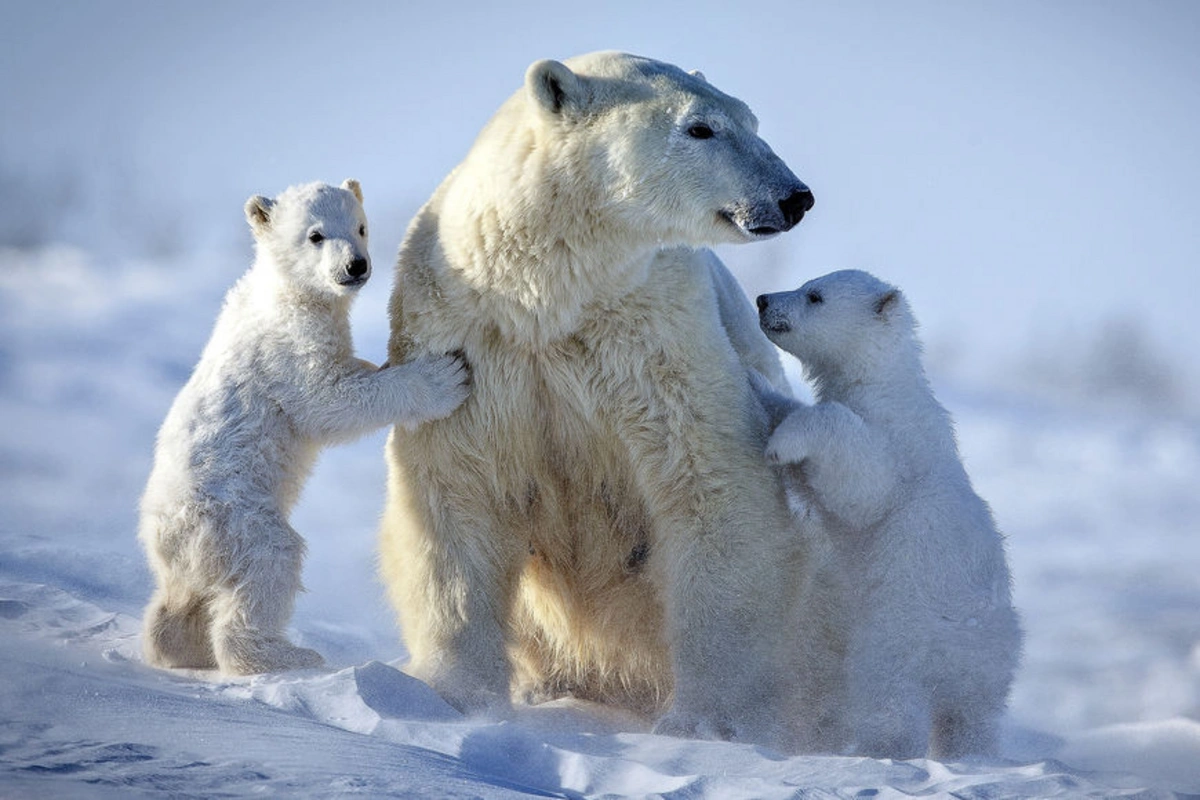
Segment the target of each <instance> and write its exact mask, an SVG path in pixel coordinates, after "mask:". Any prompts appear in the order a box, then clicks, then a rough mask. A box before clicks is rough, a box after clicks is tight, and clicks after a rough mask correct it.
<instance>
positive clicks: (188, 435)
mask: <svg viewBox="0 0 1200 800" xmlns="http://www.w3.org/2000/svg"><path fill="white" fill-rule="evenodd" d="M246 218H247V219H248V220H249V222H250V227H251V228H252V230H253V233H254V238H255V245H256V250H257V258H256V259H255V262H254V265H253V267H252V268H251V269H250V271H249V272H247V273H246V275H245V276H244V277H243V278H242V279H241V280H240V281H238V283H237V284H236V285H235V286H234V287H233V288H232V289H231V290H230V291H229V294H228V295H227V296H226V298H225V305H224V308H223V309H222V310H221V314H220V317H219V318H218V319H217V323H216V327H215V329H214V331H213V334H212V338H211V339H210V340H209V343H208V345H207V347H205V349H204V354H203V355H202V356H201V359H200V363H199V364H198V365H197V366H196V369H195V371H194V372H193V373H192V376H191V379H190V380H189V381H188V382H187V385H185V386H184V388H183V390H182V391H181V392H180V393H179V396H178V397H177V398H176V399H175V402H174V404H173V405H172V406H171V410H170V412H169V413H168V415H167V418H166V421H165V422H164V423H163V426H162V428H161V430H160V431H159V434H158V443H157V447H156V450H155V456H154V468H153V470H152V471H151V474H150V479H149V482H148V484H147V486H146V491H145V494H144V496H143V498H142V507H141V526H140V531H139V536H140V538H141V540H142V543H143V544H144V546H145V548H146V552H147V555H148V557H149V560H150V564H151V567H152V568H153V571H154V574H155V577H156V579H157V584H158V590H157V592H156V593H155V595H154V597H153V599H152V600H151V601H150V604H149V606H148V607H147V609H146V615H145V629H144V635H143V639H144V649H145V654H146V660H147V661H149V662H150V663H152V664H155V665H157V666H163V667H198V668H208V667H218V668H220V670H221V671H222V672H225V673H230V674H250V673H255V672H267V671H274V670H283V669H294V668H301V667H312V666H316V665H318V664H320V663H321V657H320V655H318V654H317V653H316V652H315V651H313V650H309V649H306V648H302V647H296V646H294V645H292V644H291V643H290V642H289V641H288V640H287V638H286V636H285V634H284V626H285V625H286V624H287V622H288V619H289V618H290V617H291V614H292V607H293V604H294V602H295V597H296V593H297V592H299V591H300V588H301V585H300V567H301V560H302V558H303V556H304V540H303V539H301V538H300V536H299V534H297V533H296V531H294V530H292V528H291V526H290V525H288V522H287V517H288V513H289V511H290V510H291V508H292V505H293V504H294V503H295V501H296V499H297V497H298V495H299V493H300V488H301V486H302V484H303V482H304V479H305V477H306V475H307V473H308V472H309V470H310V468H311V467H312V464H313V462H314V461H315V459H316V456H317V453H318V450H319V449H320V446H321V445H323V444H326V443H329V442H333V441H336V440H339V439H342V440H344V439H350V438H353V437H355V436H358V435H361V434H364V433H366V432H368V431H370V430H372V429H374V428H378V427H382V426H383V425H386V424H388V423H391V422H396V421H399V422H400V423H401V424H405V425H410V426H411V425H415V424H417V423H419V422H423V421H425V420H430V419H436V418H438V417H444V416H446V415H447V414H449V413H450V412H451V411H453V410H454V409H455V408H456V407H457V406H458V405H459V403H461V402H462V401H463V399H465V397H466V395H467V390H468V389H467V377H468V373H467V371H466V368H465V365H464V364H463V362H462V361H461V360H460V359H458V358H455V357H450V356H443V357H438V358H432V359H428V360H414V361H412V362H410V363H406V364H401V365H399V366H394V367H390V368H385V369H382V370H378V369H376V367H375V366H374V365H373V364H370V363H368V362H366V361H361V360H359V359H357V358H355V357H354V353H353V345H352V342H351V338H350V319H349V310H350V303H351V300H352V299H353V298H354V296H355V294H356V293H357V290H358V289H359V288H360V287H361V286H362V285H363V284H365V283H366V281H367V278H368V277H370V273H371V263H370V260H369V257H368V255H367V229H366V216H365V215H364V213H363V208H362V191H361V189H360V188H359V185H358V182H357V181H352V180H348V181H346V182H345V183H343V184H342V186H341V188H338V187H334V186H329V185H327V184H323V183H313V184H308V185H304V186H296V187H292V188H290V189H288V190H287V191H285V192H284V193H283V194H281V195H280V196H279V197H278V198H277V199H275V200H269V199H267V198H265V197H252V198H250V200H249V201H247V203H246Z"/></svg>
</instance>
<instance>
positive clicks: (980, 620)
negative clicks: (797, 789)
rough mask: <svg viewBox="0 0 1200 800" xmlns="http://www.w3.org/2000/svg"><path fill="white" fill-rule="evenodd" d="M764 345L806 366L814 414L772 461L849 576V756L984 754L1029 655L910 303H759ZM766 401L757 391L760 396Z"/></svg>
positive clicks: (843, 278)
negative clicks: (927, 368) (924, 361)
mask: <svg viewBox="0 0 1200 800" xmlns="http://www.w3.org/2000/svg"><path fill="white" fill-rule="evenodd" d="M758 307H759V321H760V325H761V326H762V329H763V331H764V332H765V333H766V334H767V336H768V337H769V338H770V339H771V340H772V341H774V342H775V343H776V344H777V345H779V347H781V348H782V349H784V350H786V351H787V352H789V353H791V354H792V355H794V356H796V357H797V358H799V359H800V361H801V362H802V364H803V365H804V369H805V374H806V376H807V377H808V378H809V380H810V381H812V383H813V388H814V393H815V397H816V400H817V402H816V404H815V405H813V406H800V405H799V404H796V403H794V402H789V401H787V400H786V399H784V398H780V397H773V398H767V403H766V405H767V406H768V408H769V409H770V408H773V409H776V410H778V409H785V408H791V409H794V410H792V411H791V413H790V414H788V415H787V417H786V418H785V419H783V421H782V422H781V423H780V424H779V425H778V427H777V428H776V429H775V431H774V433H773V434H772V436H771V438H770V440H769V442H768V445H767V451H766V452H767V458H768V460H770V461H773V462H776V463H778V464H784V465H794V466H792V467H790V468H789V469H788V475H789V478H790V480H792V481H794V482H795V483H796V484H798V486H795V487H792V488H796V489H797V491H798V493H799V494H800V497H801V501H802V503H801V504H802V506H803V507H804V508H805V509H806V511H805V512H802V513H808V514H813V515H816V516H817V517H819V518H820V522H821V524H822V526H823V527H824V529H825V530H826V531H828V532H829V535H830V536H831V538H832V539H833V541H834V546H835V548H836V549H837V551H838V553H839V557H840V561H841V563H842V565H843V567H844V577H845V579H846V585H847V586H849V587H851V589H850V591H849V592H848V593H847V597H846V602H847V606H848V612H849V613H848V619H849V620H851V622H850V623H849V625H850V628H851V630H850V631H849V646H848V653H847V663H846V669H847V673H846V679H847V683H848V690H849V697H850V702H849V708H848V712H849V718H850V725H851V727H852V745H851V748H852V750H853V751H854V752H856V753H858V754H862V755H870V756H876V757H890V758H914V757H920V756H923V755H925V754H926V752H927V751H928V752H929V753H930V754H931V755H932V756H934V757H935V758H943V759H946V758H956V757H961V756H964V755H971V754H987V753H988V752H990V751H991V750H992V749H993V747H994V744H995V736H996V724H997V721H998V718H999V717H1000V715H1001V714H1002V712H1003V710H1004V707H1005V704H1006V701H1007V696H1008V690H1009V686H1010V684H1011V682H1012V677H1013V672H1014V670H1015V669H1016V665H1017V661H1018V659H1019V653H1020V648H1021V631H1020V627H1019V623H1018V619H1017V615H1016V612H1015V611H1014V610H1013V607H1012V602H1011V597H1010V577H1009V571H1008V567H1007V565H1006V563H1005V555H1004V543H1003V538H1002V536H1001V535H1000V533H999V532H998V531H997V530H996V525H995V522H994V521H993V519H992V514H991V511H990V510H989V508H988V506H987V504H986V503H985V502H984V501H983V500H982V499H980V497H979V496H978V495H977V494H976V493H975V492H974V490H973V489H972V487H971V482H970V479H969V478H968V477H967V473H966V470H965V469H964V468H963V465H962V462H961V460H960V458H959V454H958V447H957V444H956V442H955V437H954V431H953V427H952V423H951V420H950V417H949V414H948V413H947V412H946V410H945V409H944V408H943V407H942V406H941V405H940V404H939V403H938V402H937V400H936V399H935V398H934V395H933V392H932V391H931V389H930V387H929V383H928V381H927V380H926V377H925V372H924V369H923V368H922V365H921V347H920V344H919V342H918V340H917V336H916V323H915V320H914V318H913V315H912V312H911V310H910V308H909V305H908V302H907V301H906V300H905V298H904V296H903V295H902V294H901V293H900V291H899V290H897V289H896V288H894V287H892V286H889V285H888V284H886V283H884V282H882V281H880V280H878V279H877V278H875V277H873V276H871V275H869V274H867V273H865V272H861V271H857V270H846V271H841V272H834V273H832V274H829V275H826V276H824V277H821V278H817V279H815V280H812V281H809V282H808V283H806V284H804V285H803V286H801V287H800V288H799V289H798V290H796V291H793V292H783V293H778V294H767V295H762V296H761V297H759V298H758ZM760 391H762V389H761V386H760Z"/></svg>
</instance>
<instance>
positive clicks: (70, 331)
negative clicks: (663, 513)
mask: <svg viewBox="0 0 1200 800" xmlns="http://www.w3.org/2000/svg"><path fill="white" fill-rule="evenodd" d="M248 259H249V254H248V253H247V254H246V255H245V256H244V258H243V257H239V258H235V259H232V260H229V259H210V260H205V259H202V258H200V257H195V260H194V261H192V262H184V261H176V262H171V263H168V264H161V263H160V264H156V265H148V264H138V263H127V262H123V263H108V262H100V261H98V260H96V259H93V258H92V257H90V256H89V255H88V254H86V253H82V252H79V251H76V250H70V249H55V248H47V249H42V250H38V251H32V252H19V251H12V250H10V251H0V415H2V417H3V419H4V420H5V423H6V424H5V426H4V430H3V434H0V797H5V798H8V797H17V798H24V797H31V798H32V797H38V798H45V797H50V798H58V797H88V798H90V797H100V798H104V797H114V798H118V797H119V798H126V797H139V796H145V795H159V796H168V795H169V796H172V797H240V796H246V795H264V794H265V795H267V796H300V797H304V796H322V797H323V796H341V795H360V796H365V797H391V796H433V797H460V796H461V797H478V796H483V797H510V796H554V797H561V796H567V797H578V796H587V797H604V796H663V797H678V798H710V797H711V798H717V797H720V798H729V797H745V798H775V797H781V798H782V797H801V796H803V797H824V796H830V797H833V796H839V797H850V796H854V797H859V796H879V797H896V796H902V795H904V796H907V795H913V794H921V795H936V794H953V795H955V796H958V797H1001V796H1026V797H1035V796H1036V797H1046V796H1074V797H1078V796H1105V797H1111V796H1139V797H1149V796H1165V795H1167V794H1169V793H1170V792H1179V793H1200V721H1198V720H1200V577H1197V576H1198V575H1200V536H1197V522H1196V520H1197V519H1200V491H1198V489H1200V422H1198V421H1197V419H1196V418H1195V417H1194V416H1191V415H1189V413H1187V411H1186V410H1185V409H1186V408H1187V407H1188V406H1186V404H1185V405H1183V406H1171V407H1166V408H1163V407H1161V406H1160V407H1156V408H1155V410H1153V411H1150V410H1146V408H1144V407H1143V408H1139V407H1137V406H1131V405H1129V404H1125V405H1115V406H1105V405H1103V404H1081V403H1064V402H1061V401H1055V402H1051V401H1049V400H1046V399H1037V396H1036V395H1033V394H1030V393H1019V394H1018V393H1010V392H1008V391H1006V390H1005V388H1004V384H1003V382H992V383H990V384H987V385H984V384H982V383H978V382H972V381H967V380H963V379H955V378H954V377H953V376H942V377H939V379H938V384H939V388H940V390H941V397H942V400H943V401H944V402H945V404H946V405H948V406H949V407H950V408H951V410H952V411H953V412H954V414H955V416H956V418H957V420H958V424H959V433H960V439H961V443H962V447H963V451H964V455H965V457H966V459H967V465H968V468H969V469H970V471H971V472H972V475H973V476H974V479H975V481H976V484H977V486H978V488H979V489H980V491H981V493H982V494H983V495H984V496H985V497H987V498H988V500H989V501H990V502H991V503H992V505H993V507H994V509H995V511H996V514H997V517H998V519H999V521H1000V523H1001V526H1002V528H1003V529H1004V530H1005V531H1006V533H1007V534H1008V537H1009V547H1010V555H1011V558H1012V565H1013V570H1014V573H1015V576H1016V598H1017V602H1018V604H1019V606H1020V608H1021V610H1022V613H1023V614H1024V618H1025V624H1026V628H1027V631H1028V646H1027V652H1026V658H1025V663H1024V666H1023V668H1022V670H1021V672H1020V674H1019V677H1018V680H1017V684H1016V687H1015V690H1014V693H1013V698H1012V704H1011V711H1010V715H1009V720H1008V725H1007V735H1006V744H1005V756H1006V757H1007V758H1006V759H1005V760H1003V761H995V762H990V763H971V764H939V763H935V762H930V761H914V762H904V763H891V762H883V761H872V760H866V759H848V758H829V757H819V758H818V757H793V758H783V757H781V756H779V755H777V754H773V753H770V752H766V751H764V750H761V749H757V748H752V747H746V746H739V745H730V744H724V743H701V742H688V741H680V740H673V739H667V738H662V737H656V736H652V735H649V734H647V733H646V732H645V731H643V730H640V729H639V726H638V725H637V724H636V723H635V722H633V721H631V720H628V719H624V718H622V717H621V716H619V715H615V714H612V713H611V712H605V711H604V710H602V709H596V708H587V707H582V706H578V705H570V704H563V705H555V706H553V707H541V708H538V709H529V710H526V711H523V712H521V713H518V714H517V715H516V716H515V717H514V718H513V719H510V720H503V721H501V720H487V719H464V718H462V717H461V716H460V715H458V714H457V713H456V712H454V711H453V710H452V709H450V708H449V707H447V706H446V705H444V704H443V703H442V702H441V701H440V700H439V699H438V698H437V697H436V696H434V695H432V694H431V693H430V692H429V691H428V689H426V688H425V687H424V686H422V685H421V684H419V683H417V682H416V681H414V680H412V679H410V678H407V677H406V676H404V675H403V674H402V673H401V672H399V671H398V670H397V669H396V668H395V667H396V665H397V664H399V663H402V659H403V656H404V652H403V649H402V647H401V646H400V645H399V643H398V638H397V634H396V630H395V628H394V623H393V620H392V617H391V614H390V612H389V611H388V609H387V607H386V605H385V603H384V602H383V600H382V598H381V591H380V588H379V586H378V584H377V582H376V581H375V578H374V568H373V563H372V560H373V551H374V530H375V519H376V516H377V514H378V512H379V509H380V508H381V507H382V484H383V468H382V458H381V450H382V435H377V436H373V437H370V438H368V439H366V440H363V441H361V442H359V443H357V444H355V445H352V446H347V447H342V448H338V449H335V450H331V451H328V452H327V453H326V455H325V456H324V457H323V459H322V461H321V464H320V466H319V467H318V470H317V473H316V474H315V476H314V478H313V480H312V481H311V482H310V484H309V487H308V490H307V493H306V496H305V500H304V502H303V504H302V506H301V508H300V509H299V510H298V512H297V514H296V516H295V518H294V520H293V521H294V523H295V525H296V527H297V528H298V529H299V530H300V531H301V532H303V533H305V534H306V535H307V536H308V539H309V542H310V548H311V549H310V558H309V562H308V567H307V569H306V573H305V580H306V583H307V584H308V586H309V588H310V592H309V593H308V594H307V595H306V596H305V597H304V598H302V600H301V602H300V605H299V608H298V611H297V614H296V618H295V620H294V627H295V634H296V638H297V639H298V640H300V641H302V642H303V643H305V644H309V645H311V646H315V647H317V648H319V649H320V650H321V651H322V652H323V653H324V654H325V655H326V657H327V659H328V661H329V663H330V666H329V668H328V669H324V670H320V671H312V672H307V673H293V674H287V675H278V676H264V677H258V678H254V679H249V680H241V681H222V680H218V679H215V678H214V677H212V676H210V675H205V674H187V673H166V672H161V671H156V670H152V669H149V668H147V667H146V666H144V665H143V664H142V663H141V662H140V656H139V650H138V643H137V630H138V618H139V616H140V609H141V606H142V604H143V603H144V602H145V599H146V597H147V596H148V594H149V591H150V580H149V574H148V572H147V570H146V568H145V566H144V564H143V561H142V556H141V553H140V551H139V549H138V546H137V542H136V539H135V535H134V526H135V519H136V517H135V504H136V500H137V496H138V493H139V492H140V489H141V485H142V482H143V481H144V479H145V476H146V473H147V471H148V469H149V461H150V454H151V450H152V442H153V436H154V432H155V430H156V428H157V426H158V424H159V422H160V421H161V419H162V416H163V414H164V413H165V411H166V408H167V405H168V404H169V403H170V400H171V398H172V396H173V395H174V392H175V391H176V390H177V389H178V387H179V386H180V385H181V384H182V382H183V380H184V379H185V378H186V375H187V373H188V370H189V369H190V367H191V365H192V363H193V362H194V359H195V358H196V357H197V355H198V353H199V349H200V346H201V344H202V343H203V340H204V338H205V337H206V336H207V333H208V330H209V326H210V325H211V322H212V319H213V317H214V315H215V313H216V309H217V306H218V304H219V301H220V297H221V295H222V294H223V292H224V290H225V288H226V287H227V286H228V285H229V284H230V283H231V282H232V281H233V280H234V279H235V278H236V277H237V275H239V274H240V272H241V271H242V269H243V268H244V266H245V264H246V263H247V261H248ZM366 292H367V294H366V295H365V296H364V298H363V299H362V301H361V302H360V307H359V308H358V309H357V315H356V335H357V336H358V342H359V351H360V354H361V355H362V356H364V357H366V358H373V359H376V360H379V359H380V358H381V357H382V353H383V345H384V340H385V330H384V328H385V320H384V317H385V315H384V312H383V306H384V302H385V297H386V294H387V278H386V270H380V271H379V277H377V279H376V281H375V282H374V283H372V284H371V285H370V286H368V287H367V290H366ZM918 305H919V304H918ZM931 350H932V348H931Z"/></svg>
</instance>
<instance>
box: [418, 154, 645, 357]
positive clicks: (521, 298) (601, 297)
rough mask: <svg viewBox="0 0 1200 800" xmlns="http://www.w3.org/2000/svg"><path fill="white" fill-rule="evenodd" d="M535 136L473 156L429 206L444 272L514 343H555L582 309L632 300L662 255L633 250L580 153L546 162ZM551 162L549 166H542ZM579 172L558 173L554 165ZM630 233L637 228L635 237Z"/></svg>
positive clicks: (640, 244) (640, 246) (639, 245)
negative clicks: (631, 294) (473, 297)
mask: <svg viewBox="0 0 1200 800" xmlns="http://www.w3.org/2000/svg"><path fill="white" fill-rule="evenodd" d="M545 149H546V144H545V143H544V142H537V143H535V141H534V134H533V132H526V134H525V136H524V137H522V136H520V135H517V136H514V137H512V138H510V139H508V140H507V141H504V142H501V143H499V145H494V146H489V147H487V148H486V149H481V148H478V147H477V148H476V150H473V151H472V153H471V155H470V156H469V157H468V159H467V161H466V162H464V164H463V165H462V166H460V167H459V168H458V169H457V170H455V172H454V173H452V174H451V176H450V177H449V178H447V180H446V182H445V183H444V184H443V186H442V188H441V189H440V190H439V196H438V197H435V198H434V200H433V201H431V204H430V206H431V208H430V209H429V210H430V211H431V212H432V213H435V214H436V215H437V228H438V238H439V244H440V248H441V252H442V256H443V258H444V260H445V264H444V267H445V271H444V272H443V274H442V275H440V276H439V279H440V280H446V281H451V282H461V283H462V285H463V286H464V287H465V288H468V289H470V290H471V291H472V292H473V293H474V294H476V295H477V300H476V304H477V307H478V311H479V312H480V314H481V315H482V316H483V317H485V318H487V319H488V320H489V321H490V322H493V323H495V324H496V325H498V326H499V327H500V329H501V331H502V332H503V333H504V334H505V335H506V336H509V337H512V338H516V339H533V340H536V341H539V342H547V341H553V340H555V339H558V338H561V337H563V336H567V335H569V334H571V333H572V332H573V331H575V330H576V329H577V328H578V327H579V325H580V324H581V322H582V320H583V319H584V318H585V316H586V313H587V309H588V308H589V307H594V306H596V305H597V304H601V303H610V302H611V301H613V300H614V299H617V298H619V297H622V296H624V295H626V294H628V293H629V292H632V291H634V290H635V289H636V288H638V287H639V286H640V285H642V284H643V283H644V282H645V281H646V278H647V276H648V269H649V265H650V262H651V261H652V260H653V258H654V254H655V253H656V252H657V250H658V249H659V245H658V243H656V242H652V241H648V240H646V241H639V239H641V236H640V232H634V231H631V230H630V228H631V226H630V225H629V223H628V222H627V221H624V220H622V219H621V218H620V209H619V205H618V204H617V203H614V199H613V198H612V197H610V196H607V193H606V192H605V191H604V188H603V187H601V186H597V185H595V183H594V182H593V179H592V176H588V175H585V174H584V173H583V170H584V166H583V165H584V164H586V161H585V160H584V161H580V160H577V157H578V158H586V156H584V155H583V154H567V155H562V156H561V157H554V156H555V155H560V154H548V153H546V152H545ZM548 156H549V158H548ZM564 163H566V164H573V165H576V166H574V167H572V168H569V169H568V168H563V167H560V166H556V165H560V164H564ZM635 231H636V229H635Z"/></svg>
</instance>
